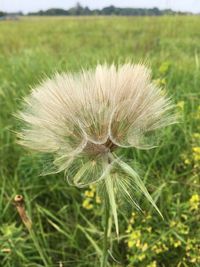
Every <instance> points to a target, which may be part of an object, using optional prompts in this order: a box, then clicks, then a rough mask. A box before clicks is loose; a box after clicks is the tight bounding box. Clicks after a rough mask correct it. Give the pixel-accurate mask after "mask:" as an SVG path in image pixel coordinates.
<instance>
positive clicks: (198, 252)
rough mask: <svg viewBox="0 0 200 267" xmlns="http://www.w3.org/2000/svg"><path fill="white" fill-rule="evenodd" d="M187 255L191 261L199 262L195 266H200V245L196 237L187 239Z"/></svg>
mask: <svg viewBox="0 0 200 267" xmlns="http://www.w3.org/2000/svg"><path fill="white" fill-rule="evenodd" d="M186 256H187V258H188V260H189V261H190V262H191V263H196V264H197V265H195V266H200V247H199V242H198V241H197V240H196V239H188V240H187V244H186ZM198 264H199V265H198Z"/></svg>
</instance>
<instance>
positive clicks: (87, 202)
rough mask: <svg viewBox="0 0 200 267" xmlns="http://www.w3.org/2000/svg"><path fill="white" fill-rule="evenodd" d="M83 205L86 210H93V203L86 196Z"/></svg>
mask: <svg viewBox="0 0 200 267" xmlns="http://www.w3.org/2000/svg"><path fill="white" fill-rule="evenodd" d="M82 206H83V208H84V209H86V210H91V209H92V208H93V205H92V204H91V203H90V199H89V198H86V199H85V200H84V201H83V203H82Z"/></svg>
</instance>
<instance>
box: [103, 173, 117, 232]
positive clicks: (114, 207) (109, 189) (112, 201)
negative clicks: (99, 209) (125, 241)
mask: <svg viewBox="0 0 200 267" xmlns="http://www.w3.org/2000/svg"><path fill="white" fill-rule="evenodd" d="M105 184H106V190H107V193H108V198H109V202H110V206H111V211H112V214H113V217H114V222H115V228H116V233H117V235H119V225H118V217H117V205H116V201H115V192H114V186H113V181H112V178H111V176H110V175H108V176H107V177H106V178H105Z"/></svg>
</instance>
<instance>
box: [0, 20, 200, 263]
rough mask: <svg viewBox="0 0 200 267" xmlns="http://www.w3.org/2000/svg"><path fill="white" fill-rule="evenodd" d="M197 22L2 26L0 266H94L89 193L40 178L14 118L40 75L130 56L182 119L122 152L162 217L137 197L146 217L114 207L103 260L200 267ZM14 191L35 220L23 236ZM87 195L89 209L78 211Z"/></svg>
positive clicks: (98, 249) (96, 234)
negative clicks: (152, 141) (151, 145)
mask: <svg viewBox="0 0 200 267" xmlns="http://www.w3.org/2000/svg"><path fill="white" fill-rule="evenodd" d="M199 24H200V17H197V16H196V17H195V16H193V17H189V16H188V17H183V16H182V17H155V18H154V17H151V18H150V17H143V18H140V17H134V18H131V17H130V18H128V17H127V18H126V17H120V18H118V17H109V18H103V17H102V18H93V17H89V18H66V19H65V18H42V19H40V18H32V19H23V20H19V21H5V22H3V21H2V22H0V110H1V118H0V140H1V143H0V262H1V266H4V267H25V266H27V267H28V266H33V267H39V266H45V267H47V266H59V264H60V266H64V267H66V266H70V267H71V266H77V267H82V266H85V267H86V266H88V267H90V266H91V267H94V266H95V267H96V266H99V259H100V256H101V253H102V240H103V225H102V222H101V205H99V204H97V203H96V202H95V199H94V198H89V197H88V196H87V195H88V192H86V193H84V192H85V191H84V190H80V189H77V188H74V187H70V186H69V185H68V184H67V182H66V181H65V179H64V175H63V174H59V175H51V176H46V177H41V176H39V174H40V171H41V163H40V161H39V160H38V159H37V157H36V156H34V155H33V154H31V153H30V152H27V151H25V150H24V149H23V148H21V147H20V146H18V145H17V144H16V137H15V134H14V131H16V130H17V129H18V127H19V125H18V124H19V122H18V121H17V120H16V119H15V117H14V116H13V114H14V113H15V112H16V111H17V110H18V109H20V107H21V104H22V97H23V96H25V95H27V94H28V93H29V91H30V87H32V86H34V85H37V84H38V83H39V81H41V79H43V78H44V77H45V76H46V75H47V76H50V75H51V74H53V73H54V72H55V71H77V70H79V69H80V68H81V67H86V68H89V67H92V66H95V64H96V63H97V62H104V61H108V62H110V63H111V62H115V63H120V62H122V63H123V62H125V61H126V60H129V59H130V60H132V61H133V62H138V61H139V60H141V59H142V60H145V61H147V62H149V64H150V65H151V67H152V69H153V78H154V79H156V80H157V82H158V83H159V84H162V85H164V86H166V88H167V91H168V92H169V94H170V95H171V96H172V98H173V99H174V102H175V103H179V106H180V105H181V104H180V103H181V102H180V101H184V107H183V108H181V107H177V111H178V112H179V113H180V114H181V122H180V123H179V124H177V125H174V126H172V127H170V128H168V129H166V131H165V132H164V135H163V138H162V140H161V142H160V146H159V147H158V148H156V149H153V150H150V151H135V150H128V151H126V152H125V153H126V154H127V156H128V157H129V159H130V163H131V162H132V163H133V162H134V160H135V159H136V160H137V162H139V164H140V166H142V171H143V173H142V178H143V180H144V181H145V183H146V186H147V188H148V190H149V192H150V193H151V194H152V196H153V198H154V199H155V201H156V202H157V205H158V207H159V209H160V210H161V212H162V214H163V216H164V218H165V219H164V221H162V220H161V218H160V216H159V215H158V214H157V213H156V212H155V211H154V210H152V208H151V207H150V205H149V204H148V203H147V202H144V200H143V198H141V200H140V204H141V206H142V208H143V210H144V211H145V212H144V214H142V213H139V212H137V211H135V210H134V208H133V210H131V209H130V208H124V207H123V206H119V207H118V209H119V213H120V216H119V222H120V223H119V224H120V240H119V242H117V240H116V236H115V232H114V229H113V235H112V238H113V247H112V257H113V258H114V259H115V260H116V261H114V260H113V259H112V257H110V258H109V262H110V266H118V267H119V266H129V267H140V266H141V267H146V266H152V267H153V266H162V267H169V266H170V267H173V266H177V267H181V266H184V267H185V266H196V267H198V266H199V265H200V259H199V253H198V251H197V247H198V245H199V244H198V236H200V232H199V229H198V226H199V219H200V218H199V214H198V210H197V208H196V206H197V204H198V203H197V202H198V197H197V194H199V191H200V179H199V171H200V151H199V152H198V148H199V147H200V137H199V136H198V135H197V134H196V135H195V133H199V130H200V126H199V125H200V114H199V113H200V106H199V105H200V102H199V100H200V31H199ZM199 149H200V148H199ZM198 153H199V154H198ZM89 190H92V189H89ZM16 194H22V195H24V197H25V200H26V209H27V212H28V214H29V215H30V217H31V219H32V221H33V230H32V231H31V232H30V233H29V232H28V230H27V229H26V228H25V226H24V225H23V224H22V222H21V221H20V219H19V216H18V214H17V212H16V210H15V207H14V205H13V198H14V196H15V195H16ZM192 196H193V197H192ZM88 198H89V201H90V203H91V204H92V206H91V209H89V210H88V209H87V208H84V207H83V205H82V204H83V202H84V200H85V199H88ZM195 199H196V200H195ZM195 203H196V206H195ZM132 211H134V212H135V214H133V215H131V213H132ZM127 228H128V230H129V231H126V230H127ZM131 242H132V243H131ZM5 249H10V252H6V250H5ZM155 262H156V263H155ZM155 264H157V265H155Z"/></svg>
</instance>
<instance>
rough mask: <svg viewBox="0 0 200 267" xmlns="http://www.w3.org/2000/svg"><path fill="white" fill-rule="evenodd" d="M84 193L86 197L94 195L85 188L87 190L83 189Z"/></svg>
mask: <svg viewBox="0 0 200 267" xmlns="http://www.w3.org/2000/svg"><path fill="white" fill-rule="evenodd" d="M84 195H85V196H86V197H89V198H93V197H94V192H93V191H89V190H87V191H85V193H84Z"/></svg>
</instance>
